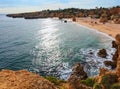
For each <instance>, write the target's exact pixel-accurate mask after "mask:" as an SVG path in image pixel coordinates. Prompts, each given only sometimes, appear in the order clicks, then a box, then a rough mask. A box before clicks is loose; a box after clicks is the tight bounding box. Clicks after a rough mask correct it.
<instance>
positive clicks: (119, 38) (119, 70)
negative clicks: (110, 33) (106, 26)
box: [115, 34, 120, 78]
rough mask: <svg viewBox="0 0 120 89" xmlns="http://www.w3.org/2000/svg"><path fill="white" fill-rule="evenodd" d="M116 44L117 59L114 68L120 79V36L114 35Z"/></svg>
mask: <svg viewBox="0 0 120 89" xmlns="http://www.w3.org/2000/svg"><path fill="white" fill-rule="evenodd" d="M115 39H116V44H117V45H118V58H117V68H116V74H117V75H118V77H119V78H120V34H118V35H116V37H115Z"/></svg>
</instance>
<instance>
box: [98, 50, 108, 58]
mask: <svg viewBox="0 0 120 89" xmlns="http://www.w3.org/2000/svg"><path fill="white" fill-rule="evenodd" d="M98 56H100V57H102V58H106V56H107V51H106V49H101V50H99V52H98Z"/></svg>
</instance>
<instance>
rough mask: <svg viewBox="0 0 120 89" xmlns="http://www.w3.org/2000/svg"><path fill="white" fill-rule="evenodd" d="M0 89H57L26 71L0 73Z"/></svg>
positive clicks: (3, 71) (4, 71)
mask: <svg viewBox="0 0 120 89" xmlns="http://www.w3.org/2000/svg"><path fill="white" fill-rule="evenodd" d="M0 89H57V88H56V87H55V86H54V85H53V84H52V83H50V82H49V81H48V80H46V79H44V78H43V77H41V76H39V75H37V74H33V73H30V72H28V71H26V70H20V71H12V70H2V71H1V72H0Z"/></svg>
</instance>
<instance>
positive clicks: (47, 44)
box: [0, 14, 114, 79]
mask: <svg viewBox="0 0 120 89" xmlns="http://www.w3.org/2000/svg"><path fill="white" fill-rule="evenodd" d="M112 40H113V38H111V37H109V36H108V35H106V34H103V33H101V32H98V31H97V30H94V29H91V28H88V27H85V26H82V25H80V24H77V23H75V22H72V21H70V20H68V22H67V23H64V21H63V20H59V19H57V18H45V19H29V20H25V19H23V18H9V17H6V15H4V14H1V15H0V70H2V69H11V70H22V69H25V70H28V71H30V72H33V73H37V74H40V75H41V76H55V77H59V78H61V79H68V78H69V76H70V74H71V72H72V68H73V66H74V65H75V64H76V63H81V64H82V65H83V66H84V70H85V71H86V72H87V74H88V76H96V75H97V74H98V73H99V68H100V67H105V65H104V63H103V61H105V60H111V58H112V53H114V49H113V48H111V42H112ZM103 48H105V49H106V50H107V52H108V55H107V58H101V57H99V56H98V55H97V52H98V51H99V50H100V49H103Z"/></svg>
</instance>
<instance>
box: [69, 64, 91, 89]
mask: <svg viewBox="0 0 120 89" xmlns="http://www.w3.org/2000/svg"><path fill="white" fill-rule="evenodd" d="M87 77H88V76H87V73H86V72H85V71H84V68H83V66H82V65H81V64H80V63H77V64H76V65H75V66H74V67H73V72H72V74H71V76H70V78H69V79H68V82H69V86H70V89H90V88H88V87H87V86H85V85H83V84H81V83H80V80H83V79H86V78H87Z"/></svg>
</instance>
